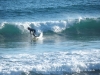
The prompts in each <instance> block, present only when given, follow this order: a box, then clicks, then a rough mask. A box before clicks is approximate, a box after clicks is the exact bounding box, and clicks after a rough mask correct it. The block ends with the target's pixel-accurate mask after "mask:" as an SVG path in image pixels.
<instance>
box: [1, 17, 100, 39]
mask: <svg viewBox="0 0 100 75" xmlns="http://www.w3.org/2000/svg"><path fill="white" fill-rule="evenodd" d="M27 27H31V28H34V29H36V31H37V32H43V33H44V35H45V34H48V35H49V33H51V34H56V33H61V34H63V35H99V34H100V33H99V32H100V18H81V17H80V18H79V19H68V20H62V21H42V22H2V23H0V36H2V37H12V36H13V37H18V36H24V37H25V36H27V35H29V31H28V30H27Z"/></svg>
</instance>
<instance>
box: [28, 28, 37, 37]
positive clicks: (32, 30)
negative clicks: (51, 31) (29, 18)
mask: <svg viewBox="0 0 100 75" xmlns="http://www.w3.org/2000/svg"><path fill="white" fill-rule="evenodd" d="M27 29H28V30H29V31H30V34H31V33H33V36H35V34H36V30H35V29H32V28H30V27H28V28H27ZM35 37H36V36H35Z"/></svg>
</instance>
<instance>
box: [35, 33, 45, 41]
mask: <svg viewBox="0 0 100 75" xmlns="http://www.w3.org/2000/svg"><path fill="white" fill-rule="evenodd" d="M41 39H43V33H40V34H39V35H38V36H33V40H41Z"/></svg>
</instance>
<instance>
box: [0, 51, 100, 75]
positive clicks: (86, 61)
mask: <svg viewBox="0 0 100 75" xmlns="http://www.w3.org/2000/svg"><path fill="white" fill-rule="evenodd" d="M2 57H3V59H1V61H0V74H8V75H15V74H16V75H20V74H21V72H26V73H29V71H33V72H39V73H43V74H48V73H49V74H50V73H55V74H57V73H59V74H63V72H68V73H72V72H81V71H93V70H95V69H100V50H91V52H90V50H87V51H85V50H83V51H81V50H80V51H72V52H50V53H42V54H41V53H40V54H18V55H5V56H2Z"/></svg>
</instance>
